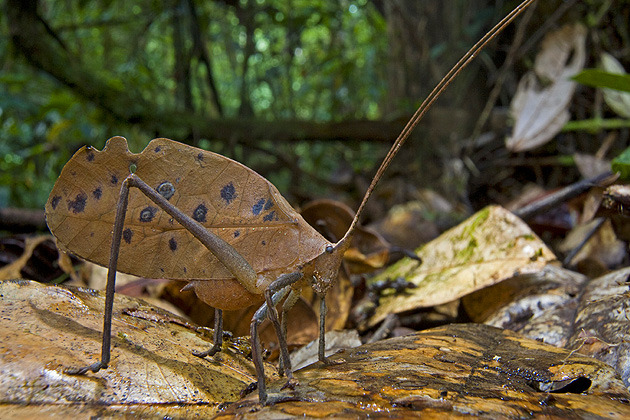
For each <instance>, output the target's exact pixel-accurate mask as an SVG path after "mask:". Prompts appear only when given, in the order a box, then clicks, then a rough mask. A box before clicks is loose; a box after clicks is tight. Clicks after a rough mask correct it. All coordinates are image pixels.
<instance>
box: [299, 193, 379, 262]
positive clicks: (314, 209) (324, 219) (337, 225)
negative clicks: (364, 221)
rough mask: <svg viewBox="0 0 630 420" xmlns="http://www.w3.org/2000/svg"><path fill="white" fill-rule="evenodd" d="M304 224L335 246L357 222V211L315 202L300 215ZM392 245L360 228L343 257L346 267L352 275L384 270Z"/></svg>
mask: <svg viewBox="0 0 630 420" xmlns="http://www.w3.org/2000/svg"><path fill="white" fill-rule="evenodd" d="M300 214H301V215H302V217H304V220H306V221H307V222H308V223H309V224H310V225H311V226H313V227H314V228H315V229H317V231H318V232H319V233H321V234H322V235H323V236H324V237H325V238H327V239H328V240H330V241H332V242H337V241H339V239H341V238H342V237H343V235H345V233H346V232H347V231H348V229H349V228H350V225H351V224H352V219H354V211H353V210H352V209H351V208H350V207H348V206H346V205H345V204H343V203H341V202H339V201H335V200H327V199H321V200H314V201H311V202H310V203H308V204H307V205H306V206H304V208H303V209H302V211H301V212H300ZM390 246H391V245H390V244H389V243H388V242H387V241H386V240H385V239H383V238H382V237H381V236H380V235H379V234H378V233H376V232H375V231H373V230H371V229H370V228H367V227H364V226H360V225H359V226H357V227H356V230H355V234H354V237H353V238H352V244H351V245H350V248H349V249H348V250H347V251H346V252H345V253H344V255H343V259H344V263H345V266H346V267H348V270H349V271H350V273H367V272H370V271H374V270H375V269H378V268H382V267H383V266H384V265H385V264H386V263H387V261H388V259H389V248H390Z"/></svg>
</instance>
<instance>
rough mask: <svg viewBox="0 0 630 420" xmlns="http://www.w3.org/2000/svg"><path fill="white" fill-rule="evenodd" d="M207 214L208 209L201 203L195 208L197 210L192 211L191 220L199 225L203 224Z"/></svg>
mask: <svg viewBox="0 0 630 420" xmlns="http://www.w3.org/2000/svg"><path fill="white" fill-rule="evenodd" d="M207 214H208V208H207V207H206V206H205V205H204V204H203V203H202V204H199V205H198V206H197V208H196V209H195V210H194V211H193V214H192V218H193V219H195V220H196V221H198V222H199V223H204V222H205V221H206V215H207Z"/></svg>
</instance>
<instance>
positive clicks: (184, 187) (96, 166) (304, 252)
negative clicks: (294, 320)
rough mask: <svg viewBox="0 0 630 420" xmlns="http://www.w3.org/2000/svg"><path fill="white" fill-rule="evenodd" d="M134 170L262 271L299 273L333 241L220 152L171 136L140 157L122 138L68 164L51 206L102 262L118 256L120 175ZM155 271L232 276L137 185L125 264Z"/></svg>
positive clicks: (74, 247)
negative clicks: (114, 252) (114, 251)
mask: <svg viewBox="0 0 630 420" xmlns="http://www.w3.org/2000/svg"><path fill="white" fill-rule="evenodd" d="M132 165H133V166H135V174H136V175H138V177H140V178H141V179H142V180H144V181H145V182H146V183H147V184H149V185H151V186H152V187H154V188H155V189H156V190H158V191H160V192H161V194H162V195H163V196H164V197H166V198H168V200H169V202H170V203H171V204H173V205H174V206H176V207H177V208H179V209H180V210H181V211H183V212H184V213H186V214H188V215H189V216H191V217H193V218H194V219H195V220H197V221H198V222H199V223H201V224H202V225H203V226H204V227H206V228H207V229H208V230H209V231H211V232H213V233H214V234H216V235H218V236H219V237H221V238H222V239H224V240H225V241H227V242H228V243H229V244H231V245H232V246H233V247H234V248H235V249H236V250H237V251H238V252H239V253H240V254H241V255H242V256H243V257H245V259H246V260H247V261H248V262H249V263H250V264H251V265H252V267H253V268H254V270H256V272H257V273H261V274H263V275H264V274H265V273H269V272H271V273H280V272H291V271H295V269H296V268H297V266H298V265H300V264H302V263H304V262H306V261H309V260H311V259H313V258H314V257H316V256H317V255H318V254H320V253H321V252H322V250H323V248H324V247H325V245H326V241H325V239H324V238H322V237H321V235H319V234H318V233H317V232H316V231H315V230H314V229H313V228H312V227H311V226H310V225H308V224H307V223H306V222H305V221H304V220H303V219H302V217H301V216H300V215H299V214H298V213H297V212H296V211H295V210H294V209H293V208H292V207H291V205H289V203H288V202H287V201H286V200H285V199H284V198H283V197H282V196H281V195H280V193H279V192H278V190H277V189H276V188H275V187H274V186H273V185H272V184H271V183H270V182H269V181H267V180H266V179H265V178H263V177H262V176H260V175H258V174H257V173H256V172H254V171H252V170H251V169H249V168H248V167H246V166H244V165H242V164H240V163H238V162H235V161H233V160H231V159H228V158H226V157H224V156H221V155H218V154H216V153H212V152H208V151H205V150H201V149H197V148H195V147H191V146H187V145H184V144H181V143H178V142H175V141H172V140H168V139H155V140H152V141H151V142H150V143H149V144H148V145H147V147H146V148H145V149H144V150H143V151H142V152H141V153H138V154H134V153H131V152H130V151H129V150H128V148H127V141H126V140H125V139H124V138H122V137H114V138H111V139H110V140H108V141H107V144H106V145H105V148H103V151H98V150H96V149H94V148H92V147H89V146H88V147H84V148H82V149H80V150H79V151H78V152H77V153H76V154H75V155H74V156H73V157H72V159H70V161H69V162H68V163H67V164H66V166H65V167H64V168H63V171H62V173H61V175H60V176H59V179H58V180H57V182H56V183H55V186H54V188H53V190H52V192H51V194H50V197H49V199H48V202H47V203H46V219H47V222H48V226H49V227H50V230H51V231H52V232H53V234H54V235H55V236H56V237H57V239H58V242H59V244H61V245H63V246H64V247H66V248H67V249H68V250H70V251H71V252H73V253H74V254H77V255H79V256H80V257H82V258H85V259H86V260H89V261H93V262H95V263H97V264H100V265H107V264H108V262H109V254H110V246H111V233H112V227H113V224H114V219H115V214H116V204H117V202H118V197H119V194H120V187H121V182H122V181H123V180H124V179H125V177H127V176H128V175H129V174H130V168H131V167H132ZM118 269H119V270H120V271H123V272H127V273H131V274H135V275H138V276H144V277H150V278H171V279H228V278H232V277H233V276H232V275H231V274H230V272H229V271H228V270H227V269H226V268H225V267H224V266H223V264H222V263H221V262H220V261H219V260H217V258H216V257H215V256H214V255H213V254H211V253H210V251H208V250H207V249H206V248H205V247H204V246H203V245H202V244H201V243H200V242H199V241H198V240H197V239H195V238H194V237H193V236H192V235H191V234H190V233H189V232H188V231H187V230H185V229H184V228H183V227H182V226H181V225H180V224H179V223H177V222H176V221H174V220H173V219H172V218H171V217H170V216H169V215H168V214H167V213H166V212H164V211H163V210H162V209H160V208H158V207H157V206H156V205H155V204H154V203H153V202H152V201H150V200H149V199H148V198H147V197H146V196H144V195H143V194H142V193H141V192H140V191H138V190H136V189H132V190H131V191H130V195H129V208H128V211H127V216H126V218H125V226H124V230H123V241H122V246H121V252H120V257H119V262H118Z"/></svg>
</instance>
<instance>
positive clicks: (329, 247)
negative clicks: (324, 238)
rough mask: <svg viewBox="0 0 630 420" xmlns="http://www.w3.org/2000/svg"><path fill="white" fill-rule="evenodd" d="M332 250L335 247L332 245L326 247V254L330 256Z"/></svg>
mask: <svg viewBox="0 0 630 420" xmlns="http://www.w3.org/2000/svg"><path fill="white" fill-rule="evenodd" d="M334 249H335V247H333V246H332V245H328V246H326V252H327V253H329V254H332V252H333V250H334Z"/></svg>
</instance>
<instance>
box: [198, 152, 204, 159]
mask: <svg viewBox="0 0 630 420" xmlns="http://www.w3.org/2000/svg"><path fill="white" fill-rule="evenodd" d="M197 160H199V161H201V160H203V153H201V152H199V154H198V155H197Z"/></svg>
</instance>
